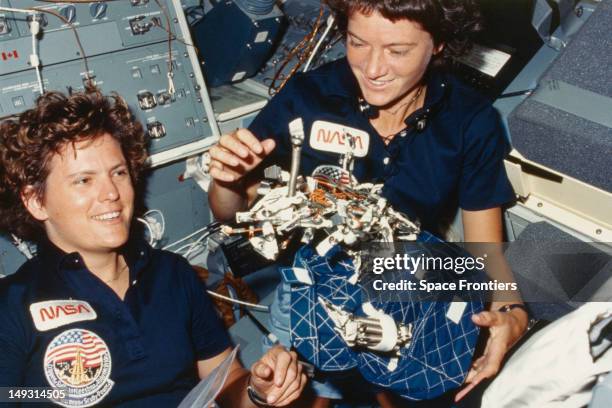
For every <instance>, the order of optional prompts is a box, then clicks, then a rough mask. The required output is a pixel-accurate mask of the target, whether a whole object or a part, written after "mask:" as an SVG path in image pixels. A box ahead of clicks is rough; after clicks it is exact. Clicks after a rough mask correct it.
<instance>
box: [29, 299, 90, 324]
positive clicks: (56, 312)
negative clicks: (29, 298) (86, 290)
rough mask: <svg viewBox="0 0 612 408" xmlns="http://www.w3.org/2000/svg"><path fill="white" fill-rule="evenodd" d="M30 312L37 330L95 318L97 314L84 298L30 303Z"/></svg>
mask: <svg viewBox="0 0 612 408" xmlns="http://www.w3.org/2000/svg"><path fill="white" fill-rule="evenodd" d="M30 314H31V315H32V320H34V326H36V328H37V329H38V330H39V331H47V330H51V329H55V328H56V327H60V326H64V325H67V324H70V323H74V322H82V321H84V320H95V319H96V318H97V317H98V316H97V314H96V311H95V310H94V309H93V308H92V307H91V305H90V304H89V303H87V302H85V301H84V300H47V301H45V302H37V303H32V304H31V305H30Z"/></svg>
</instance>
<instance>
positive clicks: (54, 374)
mask: <svg viewBox="0 0 612 408" xmlns="http://www.w3.org/2000/svg"><path fill="white" fill-rule="evenodd" d="M111 365H112V361H111V356H110V352H109V350H108V347H107V346H106V343H105V342H104V340H102V338H100V336H98V335H97V334H96V333H94V332H92V331H89V330H85V329H69V330H66V331H64V332H62V333H61V334H59V335H57V336H56V337H55V338H54V339H53V340H52V341H51V343H49V345H48V346H47V351H46V352H45V359H44V362H43V369H44V371H45V377H46V378H47V381H48V382H49V385H50V386H51V387H54V388H57V389H61V390H63V391H64V393H63V394H64V395H63V398H61V399H57V400H54V402H56V403H57V404H59V405H62V406H64V407H90V406H92V405H95V404H97V403H99V402H100V401H101V400H102V399H103V398H104V397H106V395H108V393H109V392H110V390H111V389H112V388H113V385H115V383H114V381H112V380H111V379H110V378H109V377H110V374H111Z"/></svg>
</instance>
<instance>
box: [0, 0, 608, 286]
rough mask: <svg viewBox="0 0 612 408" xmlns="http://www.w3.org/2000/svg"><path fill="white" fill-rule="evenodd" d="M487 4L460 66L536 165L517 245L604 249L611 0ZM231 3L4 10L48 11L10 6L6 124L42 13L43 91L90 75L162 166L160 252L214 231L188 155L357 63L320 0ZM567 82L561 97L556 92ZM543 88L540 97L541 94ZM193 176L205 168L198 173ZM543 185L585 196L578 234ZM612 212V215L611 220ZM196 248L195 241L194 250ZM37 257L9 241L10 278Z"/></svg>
mask: <svg viewBox="0 0 612 408" xmlns="http://www.w3.org/2000/svg"><path fill="white" fill-rule="evenodd" d="M480 2H481V3H482V5H483V9H484V16H485V18H486V19H487V26H488V27H489V28H488V29H487V30H486V31H485V32H484V33H483V34H482V35H481V37H480V38H479V41H478V46H477V47H476V48H475V51H474V52H473V53H472V54H471V55H470V57H469V58H467V59H464V60H462V61H459V62H457V66H458V68H459V73H460V75H461V76H462V77H463V79H465V80H466V81H468V82H470V83H472V84H473V85H474V86H476V87H478V88H480V89H481V90H482V91H483V92H485V93H487V94H489V95H491V96H492V97H493V98H498V99H497V101H496V104H495V105H496V106H497V108H498V109H499V110H500V112H501V113H502V117H503V118H504V121H505V122H506V123H507V124H508V129H509V133H510V137H511V139H512V141H513V143H514V145H515V146H516V148H517V149H518V152H519V153H520V154H521V155H522V156H521V155H518V156H517V157H518V158H516V157H515V159H514V161H513V163H511V164H509V166H510V167H509V174H510V178H511V180H512V181H513V184H514V185H515V189H517V192H518V193H519V196H520V201H521V202H520V203H519V207H520V206H522V207H520V208H519V210H514V212H512V211H513V210H511V211H510V212H509V213H508V215H507V220H508V226H509V228H508V229H509V231H510V232H511V234H510V235H511V236H510V238H512V239H517V238H518V237H519V235H520V232H521V230H522V229H523V227H524V226H525V225H528V224H529V223H535V222H541V221H546V222H551V223H553V224H554V225H555V226H558V227H560V228H565V227H567V230H568V231H574V230H576V227H575V225H576V224H580V223H581V222H583V221H582V220H588V222H591V223H592V224H593V227H592V228H590V227H589V228H590V229H591V230H592V231H596V230H598V229H599V230H601V231H603V233H602V234H599V236H598V235H597V234H596V233H595V232H593V233H586V234H584V235H580V238H581V239H583V238H584V239H594V240H601V241H605V239H604V238H605V237H609V235H606V234H609V231H610V227H611V226H610V224H611V221H610V214H612V208H610V207H609V206H610V202H611V198H610V190H611V189H612V186H611V185H610V184H609V183H610V174H609V157H610V156H611V155H610V152H611V150H610V149H611V146H612V138H611V137H610V136H611V135H612V134H611V126H610V123H608V122H606V120H608V121H609V120H610V115H609V112H611V111H612V108H609V105H608V104H609V100H610V98H612V84H611V81H612V75H610V73H609V66H610V65H611V62H612V61H610V55H612V52H610V51H611V48H612V44H611V41H612V38H611V37H610V35H609V23H608V26H606V22H609V21H610V20H612V11H611V10H612V0H602V1H594V0H592V1H582V2H579V3H577V4H574V1H573V0H552V1H546V0H513V1H498V0H480ZM229 3H232V2H229ZM233 3H235V4H232V5H230V4H228V3H223V7H225V8H226V9H227V10H221V9H217V10H216V11H215V12H214V13H213V10H214V9H215V7H218V6H217V4H218V2H216V1H210V0H205V1H200V0H182V1H180V0H129V1H116V2H90V3H70V2H69V1H67V2H63V3H60V2H44V1H35V0H3V1H1V2H0V6H2V7H19V8H21V9H24V8H30V7H37V8H39V9H41V13H40V14H37V17H33V16H32V15H27V14H21V13H16V12H12V11H0V45H1V54H0V117H7V116H11V115H16V114H19V113H20V112H22V111H23V110H25V109H27V108H29V107H31V106H33V103H34V101H35V99H36V97H37V96H38V95H39V93H40V83H39V81H38V79H37V73H36V70H35V69H34V68H33V67H32V66H31V65H30V54H32V35H31V33H30V28H29V27H30V23H29V20H30V19H31V18H38V19H40V23H41V31H42V33H41V34H40V35H39V36H38V39H37V41H36V42H35V44H36V46H37V49H38V54H39V59H40V62H41V70H40V74H41V82H42V86H43V88H44V90H59V91H64V92H67V91H69V90H71V89H74V90H81V89H83V88H84V81H85V80H86V79H87V78H91V79H92V80H93V81H95V83H96V84H97V85H98V86H99V87H100V88H101V89H102V90H103V91H104V92H106V93H109V92H113V91H116V92H118V93H119V94H121V95H122V96H123V97H125V98H126V100H127V101H128V103H129V104H130V106H131V108H132V111H133V112H134V114H135V116H136V117H137V119H138V120H140V121H141V122H142V123H143V125H144V127H145V129H146V130H147V134H148V136H149V139H150V152H151V154H152V165H153V166H152V167H153V169H152V170H151V173H152V177H150V179H149V181H148V184H147V188H146V191H147V194H146V199H145V205H146V207H147V208H151V209H158V210H160V211H161V212H162V213H163V214H164V216H165V227H166V228H165V232H164V236H163V237H162V238H161V239H160V240H159V242H158V246H159V247H162V246H164V245H167V244H169V243H173V242H175V241H177V240H179V239H181V238H183V237H186V236H188V235H190V234H191V233H192V232H194V231H196V230H198V229H199V228H202V227H204V226H205V225H206V224H207V223H208V222H210V215H209V213H208V209H207V208H206V204H205V203H206V196H205V193H204V192H203V191H202V189H200V188H199V187H198V185H197V184H196V180H197V182H198V183H199V184H201V185H205V184H206V177H205V175H202V174H201V166H200V162H199V161H197V160H188V161H187V162H188V163H189V166H186V159H188V158H190V157H195V155H198V154H199V153H201V152H203V151H205V150H206V149H207V148H208V147H209V146H211V145H212V144H213V143H214V142H215V141H216V136H217V135H218V132H219V129H220V130H221V131H229V130H233V129H235V128H236V127H239V126H245V125H247V124H248V123H249V121H250V120H251V119H252V117H253V116H254V115H255V114H256V112H257V111H258V109H260V108H261V107H262V106H264V105H265V103H266V100H267V98H268V97H269V95H270V94H273V93H274V92H275V91H276V89H278V87H279V85H280V84H281V83H282V82H283V80H284V79H285V78H286V77H287V76H288V75H289V74H290V73H291V71H299V70H303V69H305V68H314V67H317V66H320V65H322V64H324V63H326V62H328V61H332V60H335V59H337V58H340V57H343V56H344V43H343V41H342V35H341V33H339V32H338V30H337V29H336V28H334V27H330V26H329V23H330V22H331V20H330V16H329V12H328V11H327V10H326V9H325V8H323V9H322V8H321V7H320V2H319V1H316V0H286V1H283V2H276V5H274V2H270V1H269V0H241V1H236V2H233ZM270 4H272V7H270ZM230 6H231V7H230ZM222 12H223V13H222ZM217 14H218V15H223V16H226V15H229V16H234V17H233V18H234V19H235V20H237V21H228V22H227V24H225V25H226V26H227V27H228V28H227V29H226V30H232V32H235V33H237V34H236V37H232V38H231V39H230V38H229V36H227V35H226V34H227V31H225V30H223V29H221V28H219V29H218V30H206V24H207V22H206V18H207V16H208V17H209V18H210V17H214V16H216V15H217ZM57 15H59V16H61V17H58V16H57ZM217 18H219V19H220V18H221V17H217ZM68 23H70V24H68ZM251 23H252V26H251ZM209 25H212V23H209ZM188 26H191V27H192V33H190V32H189V29H188V28H189V27H188ZM221 26H222V25H221ZM221 26H220V27H221ZM264 28H265V30H264ZM606 29H607V31H606ZM263 31H266V34H265V36H264V34H262V32H263ZM75 33H76V34H77V35H78V40H79V41H80V44H81V46H82V47H81V46H79V42H78V41H77V36H76V35H75ZM517 33H518V34H517ZM192 34H193V37H192ZM169 36H172V37H173V39H172V40H171V41H169ZM174 37H176V38H174ZM226 37H228V38H226ZM237 39H238V41H239V42H240V41H242V43H239V44H237V45H236V44H232V45H229V46H226V47H216V48H214V47H210V49H211V50H212V51H211V52H209V50H206V52H203V51H202V49H205V48H206V44H207V43H208V44H212V43H215V44H216V43H222V40H224V41H225V40H227V41H229V40H232V41H237ZM194 41H195V42H194ZM192 44H197V45H198V46H199V48H200V52H198V51H196V48H195V46H193V45H192ZM230 47H231V48H230ZM234 47H235V48H234ZM215 50H217V51H215ZM234 51H235V52H234ZM86 64H87V65H86ZM296 64H297V65H296ZM207 65H209V66H210V71H209V73H210V75H211V82H214V85H215V86H214V87H210V86H209V87H207V86H205V85H204V82H203V75H202V69H201V67H202V66H204V71H206V69H207ZM219 67H221V68H219ZM223 67H227V70H226V71H224V70H223V69H222V68H223ZM213 68H214V69H213ZM169 74H170V75H169ZM551 81H552V82H551ZM554 81H557V84H560V89H562V90H563V92H565V93H563V95H554V94H553V95H550V94H548V95H547V94H546V89H547V88H546V87H547V86H548V84H551V83H554ZM537 85H540V89H542V91H540V92H535V93H533V95H531V96H529V94H530V93H532V90H533V89H535V88H536V86H537ZM553 90H554V89H553ZM542 93H544V95H542ZM500 95H501V96H500ZM567 95H570V98H569V99H571V100H574V101H581V100H586V101H587V103H586V104H582V103H580V102H578V103H573V104H569V105H567V104H566V105H561V104H558V103H555V98H556V100H565V99H567ZM606 98H607V99H606ZM551 100H552V101H551ZM578 108H580V109H578ZM584 108H586V109H584ZM607 108H608V110H607V112H608V115H606V109H607ZM574 109H575V111H572V110H574ZM585 111H586V112H585ZM606 118H607V119H606ZM602 121H603V122H602ZM187 167H189V169H191V170H190V171H189V172H187V173H186V168H187ZM533 168H537V169H539V170H538V171H535V173H538V172H544V173H546V172H552V173H554V174H555V175H556V177H557V178H556V179H555V178H551V177H548V178H546V180H548V181H547V182H550V180H551V179H554V180H557V181H554V182H551V183H553V184H554V185H553V186H552V187H551V186H550V185H549V184H546V182H543V181H541V180H540V179H539V178H536V179H534V178H533V174H532V173H534V171H533ZM194 169H195V170H194ZM527 173H529V175H528V176H526V174H527ZM190 176H195V177H191V178H190ZM559 180H561V181H559ZM567 180H570V181H575V180H577V182H576V184H578V185H579V186H580V188H581V189H583V190H584V189H586V190H588V191H589V194H592V195H589V197H596V198H595V199H596V200H598V201H599V203H600V205H599V207H600V208H592V210H591V207H588V206H584V205H582V206H581V205H574V202H573V201H575V200H574V198H575V197H574V196H576V194H578V195H580V194H581V193H575V192H574V191H579V192H580V191H583V190H581V189H580V188H579V189H578V190H572V192H571V193H567V192H566V190H565V189H566V188H567ZM555 183H556V184H555ZM570 184H571V183H570ZM540 186H544V187H540ZM540 190H546V191H549V190H550V191H554V194H553V195H555V197H557V196H561V197H564V198H563V199H569V198H568V197H570V196H572V197H573V198H571V199H570V201H572V202H571V203H569V204H568V203H566V202H563V199H555V200H556V201H555V200H552V199H551V200H552V201H555V203H556V204H557V205H558V206H559V207H562V208H563V209H564V211H566V212H568V214H570V215H571V216H572V217H574V218H576V217H577V218H576V219H578V221H575V222H573V223H566V220H565V218H564V216H559V215H558V214H557V215H551V214H549V213H545V212H538V206H537V204H534V205H533V206H532V205H531V204H530V201H529V200H530V197H534V196H538V194H539V192H540ZM545 198H546V197H544V198H543V199H545ZM538 199H539V197H538ZM540 202H541V201H540ZM602 204H603V208H601V207H602ZM606 206H608V208H607V209H606ZM576 207H579V210H580V211H578V214H577V215H576V211H574V209H575V208H576ZM517 211H518V212H517ZM606 211H607V214H608V215H607V217H606V216H605V215H602V214H605V213H606ZM526 212H528V214H527V213H526ZM595 213H597V214H596V215H594V214H595ZM561 214H565V213H561ZM574 218H572V219H574ZM570 224H571V225H570ZM589 225H591V224H589ZM578 235H579V234H578ZM578 235H577V236H578ZM193 239H197V236H195V237H194V238H190V239H188V240H187V241H186V242H189V241H190V240H193ZM200 249H201V248H200ZM197 252H198V251H195V252H191V253H197ZM24 260H25V258H24V256H23V255H22V253H20V252H19V251H18V250H17V248H16V247H15V245H13V243H12V242H11V239H10V238H8V239H4V238H2V239H0V274H4V275H6V274H10V273H13V272H14V271H15V270H16V269H17V267H18V266H19V265H20V264H21V263H22V262H23V261H24Z"/></svg>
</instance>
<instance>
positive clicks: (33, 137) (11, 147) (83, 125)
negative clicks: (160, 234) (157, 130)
mask: <svg viewBox="0 0 612 408" xmlns="http://www.w3.org/2000/svg"><path fill="white" fill-rule="evenodd" d="M104 133H108V134H110V135H111V136H112V137H113V138H114V139H115V140H117V141H118V142H119V144H120V145H121V150H122V152H123V154H124V156H125V158H126V160H127V163H128V167H129V171H130V176H131V178H132V182H133V183H134V184H136V183H137V181H138V179H139V176H140V174H141V172H142V170H143V168H144V166H145V161H146V158H147V151H146V142H145V136H144V131H143V128H142V125H141V124H140V123H139V122H137V121H135V120H134V118H133V116H132V114H131V113H130V111H129V108H128V105H127V103H126V102H125V100H124V99H123V98H121V97H120V96H118V95H116V94H113V95H112V96H104V95H102V94H101V93H100V92H99V91H98V90H91V89H90V90H88V91H86V92H79V93H73V94H71V95H70V96H66V95H64V94H62V93H60V92H47V93H45V94H43V95H41V96H40V97H39V98H38V99H37V100H36V106H35V107H34V108H33V109H29V110H27V111H25V112H23V113H22V114H21V115H20V116H19V118H18V119H13V120H6V121H4V122H3V123H1V124H0V230H2V232H5V233H11V234H15V235H17V236H18V237H20V238H24V239H27V240H30V241H39V240H40V237H42V236H44V228H43V225H42V223H41V222H39V221H37V220H36V219H35V218H34V217H32V216H31V215H30V213H29V212H28V210H27V209H26V207H25V206H24V204H23V203H22V200H21V195H22V194H26V193H28V190H31V191H30V192H29V193H28V194H34V195H35V196H36V197H38V198H39V199H41V200H44V197H45V185H46V180H47V176H48V175H49V171H50V169H49V163H50V161H51V158H52V157H53V155H54V154H58V153H59V152H60V151H61V150H62V148H63V147H64V146H65V145H66V144H67V143H72V144H73V145H74V144H75V143H77V142H81V141H86V140H94V139H95V138H96V137H99V136H100V135H102V134H104Z"/></svg>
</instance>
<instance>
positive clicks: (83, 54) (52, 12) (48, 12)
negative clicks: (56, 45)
mask: <svg viewBox="0 0 612 408" xmlns="http://www.w3.org/2000/svg"><path fill="white" fill-rule="evenodd" d="M53 3H55V1H54V2H53ZM29 10H31V11H34V12H42V13H47V14H51V15H53V16H55V17H57V18H59V19H60V20H62V21H63V22H64V24H66V25H67V26H68V27H70V29H72V32H73V33H74V38H75V40H76V42H77V46H78V47H79V51H80V52H81V57H82V58H81V59H82V60H83V64H84V65H85V81H86V82H87V86H90V87H95V84H94V83H93V80H92V78H91V77H90V76H89V64H88V62H87V55H86V54H85V49H83V44H82V43H81V37H79V33H78V32H77V29H76V28H75V26H74V24H72V23H71V22H70V21H68V20H67V19H66V18H65V17H64V16H62V15H61V14H59V13H58V12H56V11H53V10H51V9H42V8H37V7H34V8H32V9H29Z"/></svg>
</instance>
